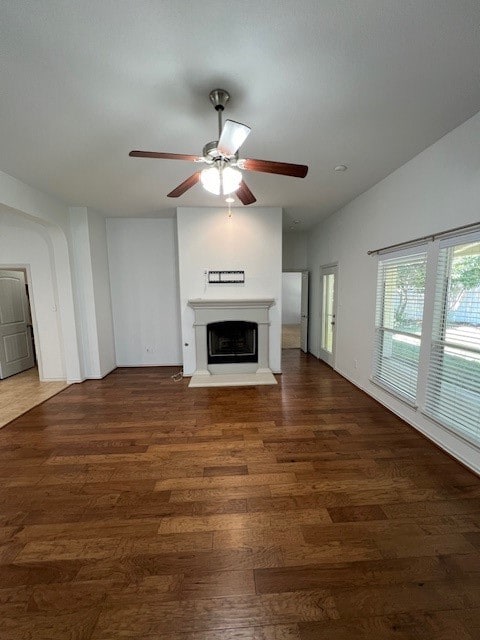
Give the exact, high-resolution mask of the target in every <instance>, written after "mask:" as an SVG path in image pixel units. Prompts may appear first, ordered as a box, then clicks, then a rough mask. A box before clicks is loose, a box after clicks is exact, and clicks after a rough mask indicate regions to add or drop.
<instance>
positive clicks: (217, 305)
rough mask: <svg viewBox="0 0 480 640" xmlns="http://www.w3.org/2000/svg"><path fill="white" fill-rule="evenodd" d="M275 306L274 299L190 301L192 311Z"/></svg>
mask: <svg viewBox="0 0 480 640" xmlns="http://www.w3.org/2000/svg"><path fill="white" fill-rule="evenodd" d="M274 304H275V300H274V298H230V299H225V298H224V299H221V300H220V299H212V298H194V299H193V300H189V301H188V306H189V307H192V309H241V308H250V309H252V308H267V309H269V308H270V307H271V306H272V305H274Z"/></svg>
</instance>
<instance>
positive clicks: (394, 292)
mask: <svg viewBox="0 0 480 640" xmlns="http://www.w3.org/2000/svg"><path fill="white" fill-rule="evenodd" d="M426 262H427V253H426V251H420V252H419V250H418V248H417V250H416V253H414V254H410V255H403V256H400V257H390V258H385V259H382V260H380V263H379V269H378V282H377V308H376V322H375V359H374V372H373V379H374V380H375V381H376V382H377V383H380V384H381V385H382V386H385V387H387V389H389V390H390V391H392V392H393V393H395V394H396V395H399V396H400V397H402V398H403V399H405V400H407V401H408V402H410V403H412V404H414V403H415V402H416V395H417V379H418V366H419V358H420V345H421V339H422V320H423V303H424V294H425V277H426Z"/></svg>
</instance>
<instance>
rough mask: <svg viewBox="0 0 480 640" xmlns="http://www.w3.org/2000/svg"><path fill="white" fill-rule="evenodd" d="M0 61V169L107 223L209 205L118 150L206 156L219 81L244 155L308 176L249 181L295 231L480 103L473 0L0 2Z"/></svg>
mask: <svg viewBox="0 0 480 640" xmlns="http://www.w3.org/2000/svg"><path fill="white" fill-rule="evenodd" d="M0 54H1V69H0V87H1V89H0V92H1V99H0V150H1V166H0V168H1V169H2V170H3V171H5V172H6V173H9V174H10V175H13V176H15V177H17V178H19V179H21V180H23V181H25V182H27V183H28V184H30V185H33V186H36V187H38V188H40V189H42V190H44V191H46V192H49V193H51V194H54V195H56V196H58V197H59V198H61V199H62V200H63V201H65V202H66V203H68V204H72V205H86V206H89V207H92V208H94V209H97V210H99V211H103V212H105V213H107V214H108V215H114V216H116V215H129V216H131V215H151V214H160V215H170V214H171V213H172V212H173V210H174V207H176V206H211V205H217V204H220V202H221V201H219V199H218V198H216V197H215V196H212V195H209V194H207V193H206V192H204V191H203V189H202V188H201V187H200V186H199V185H197V186H196V187H194V188H193V189H191V191H189V192H188V193H187V194H186V195H185V196H182V197H181V198H179V199H178V200H172V199H169V198H166V194H167V193H168V192H169V191H170V190H171V189H172V188H173V187H175V186H176V185H177V184H178V183H180V182H181V181H183V180H184V179H185V178H186V177H187V176H188V175H190V174H191V173H193V171H194V170H196V168H197V167H196V166H194V165H190V164H188V163H183V162H175V161H165V160H145V159H136V158H129V157H128V152H129V151H130V150H131V149H145V150H155V151H168V152H176V153H191V154H199V153H201V150H202V147H203V145H204V144H205V143H206V142H208V141H209V140H212V139H215V138H216V135H215V134H216V113H215V111H214V110H213V108H212V107H211V105H210V102H209V100H208V93H209V91H210V90H211V89H213V88H216V87H221V88H225V89H227V90H228V91H230V92H231V94H232V100H231V103H230V104H229V107H230V108H229V109H228V110H227V117H231V118H232V119H235V120H239V121H240V122H245V123H246V124H248V125H250V126H251V127H252V133H251V134H250V137H249V138H248V140H247V141H246V143H245V145H244V147H243V153H242V155H243V156H244V157H245V156H246V157H253V158H264V159H268V160H279V161H285V162H298V163H305V164H308V165H309V166H310V171H309V174H308V176H307V178H305V180H300V179H295V178H288V177H281V176H275V175H268V174H254V173H249V174H247V175H246V181H247V183H248V185H249V186H250V188H251V189H252V191H253V192H254V193H255V195H256V196H257V199H258V204H259V205H264V206H283V207H284V208H285V212H286V214H285V219H286V225H287V226H289V225H290V224H291V221H292V220H294V219H300V220H301V223H300V224H298V225H296V229H300V228H307V227H308V226H310V225H311V224H313V223H314V222H315V221H316V220H318V219H320V218H322V217H324V216H326V215H328V214H330V213H332V212H333V211H335V210H337V209H338V208H339V207H340V206H341V205H342V204H344V203H346V202H348V201H349V200H351V199H352V198H353V197H354V196H356V195H358V194H359V193H361V192H362V191H365V190H366V189H367V188H368V187H370V186H371V185H373V184H375V183H376V182H378V181H379V180H380V179H381V178H383V177H384V176H386V175H388V174H389V173H390V172H391V171H393V170H394V169H395V168H397V167H399V166H400V165H401V164H403V163H404V162H406V161H407V160H409V159H410V158H412V157H413V156H414V155H416V154H417V153H418V152H419V151H421V150H422V149H424V148H425V147H427V146H429V145H430V144H432V143H433V142H434V141H435V140H437V139H438V138H440V137H441V136H442V135H444V134H445V133H447V132H448V131H450V130H451V129H453V128H454V127H456V126H457V125H459V124H460V123H462V122H463V121H465V120H466V119H467V118H469V117H470V116H472V115H473V114H474V113H476V112H477V111H478V110H479V109H480V82H479V69H480V66H479V61H480V2H479V1H478V0H335V1H333V0H223V1H220V0H202V1H198V0H197V1H194V0H2V2H1V6H0ZM338 164H346V165H348V167H349V169H348V171H347V172H345V173H335V172H334V171H333V168H334V167H335V166H336V165H338Z"/></svg>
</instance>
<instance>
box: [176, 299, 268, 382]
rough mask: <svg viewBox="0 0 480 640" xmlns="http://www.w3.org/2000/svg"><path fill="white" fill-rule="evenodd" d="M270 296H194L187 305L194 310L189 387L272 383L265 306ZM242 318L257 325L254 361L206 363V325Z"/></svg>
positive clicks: (266, 308)
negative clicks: (192, 368)
mask: <svg viewBox="0 0 480 640" xmlns="http://www.w3.org/2000/svg"><path fill="white" fill-rule="evenodd" d="M274 304H275V300H274V299H273V298H231V299H209V298H195V299H193V300H189V301H188V305H189V306H190V307H192V309H193V310H194V312H195V321H194V323H193V326H194V329H195V355H196V370H195V373H194V374H193V376H192V380H191V382H190V386H210V385H222V386H223V384H225V386H226V385H227V384H233V385H235V384H238V385H244V384H276V380H275V378H274V377H273V374H272V370H271V369H270V365H269V346H268V345H269V327H270V319H269V309H270V307H271V306H272V305H274ZM228 320H244V321H247V322H255V323H257V325H258V362H255V363H232V364H215V365H209V364H208V352H207V349H208V346H207V331H206V326H207V325H208V324H210V323H212V322H223V321H228Z"/></svg>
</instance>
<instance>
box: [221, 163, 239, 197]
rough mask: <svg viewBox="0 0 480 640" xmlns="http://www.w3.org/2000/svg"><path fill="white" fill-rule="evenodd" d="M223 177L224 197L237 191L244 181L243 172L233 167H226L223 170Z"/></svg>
mask: <svg viewBox="0 0 480 640" xmlns="http://www.w3.org/2000/svg"><path fill="white" fill-rule="evenodd" d="M222 177H223V195H224V196H226V195H228V194H229V193H233V192H234V191H236V190H237V189H238V187H239V186H240V183H241V181H242V174H241V172H240V171H239V170H238V169H233V168H232V167H225V168H224V169H223V174H222Z"/></svg>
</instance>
